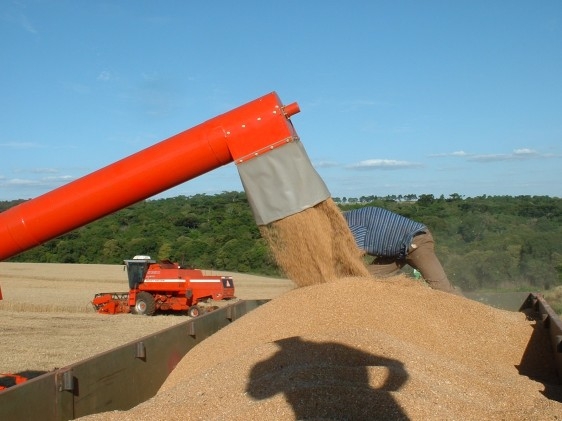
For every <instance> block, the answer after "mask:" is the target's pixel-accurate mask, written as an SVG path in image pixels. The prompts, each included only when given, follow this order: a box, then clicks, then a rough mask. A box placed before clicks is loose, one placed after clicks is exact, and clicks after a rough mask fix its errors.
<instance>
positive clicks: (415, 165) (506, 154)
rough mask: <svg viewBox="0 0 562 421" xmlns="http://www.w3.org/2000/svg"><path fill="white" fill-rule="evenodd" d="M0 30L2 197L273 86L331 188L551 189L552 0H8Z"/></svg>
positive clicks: (557, 98)
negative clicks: (292, 108) (294, 107)
mask: <svg viewBox="0 0 562 421" xmlns="http://www.w3.org/2000/svg"><path fill="white" fill-rule="evenodd" d="M0 40H1V41H0V43H1V48H0V92H1V95H0V111H1V112H0V163H1V165H0V200H11V199H19V198H24V199H27V198H32V197H36V196H38V195H40V194H43V193H45V192H48V191H50V190H52V189H54V188H56V187H58V186H61V185H62V184H64V183H67V182H70V181H72V180H74V179H76V178H78V177H81V176H83V175H86V174H88V173H90V172H92V171H95V170H97V169H99V168H101V167H104V166H106V165H109V164H111V163H112V162H115V161H117V160H119V159H121V158H123V157H126V156H128V155H130V154H133V153H135V152H137V151H139V150H141V149H144V148H146V147H148V146H150V145H152V144H154V143H156V142H159V141H161V140H163V139H166V138H168V137H170V136H172V135H174V134H176V133H179V132H181V131H184V130H186V129H188V128H190V127H193V126H195V125H197V124H199V123H202V122H203V121H206V120H208V119H210V118H212V117H214V116H216V115H218V114H222V113H224V112H226V111H228V110H230V109H232V108H234V107H237V106H239V105H242V104H244V103H246V102H248V101H251V100H253V99H255V98H258V97H260V96H262V95H265V94H267V93H269V92H271V91H276V92H277V93H278V95H279V96H280V98H281V100H282V101H283V102H284V103H286V104H288V103H291V102H298V104H299V105H300V108H301V112H300V113H299V114H297V115H295V116H294V117H293V118H292V120H293V123H294V125H295V128H296V130H297V132H298V134H299V135H300V137H301V140H302V142H303V144H304V146H305V148H306V150H307V153H308V155H309V157H310V159H311V161H312V163H313V165H314V166H315V168H316V169H317V170H318V172H319V174H320V176H321V177H322V178H323V179H324V181H325V182H326V184H327V186H328V188H329V190H330V192H331V194H332V196H334V197H360V196H363V195H378V196H385V195H389V194H396V195H398V194H403V195H405V194H418V195H419V194H433V195H435V196H440V195H442V194H443V195H445V197H448V196H449V195H450V194H453V193H457V194H460V195H462V196H465V197H474V196H479V195H483V194H486V195H548V196H556V197H562V187H561V186H562V183H561V182H560V178H561V176H562V170H561V168H562V2H560V1H559V0H540V1H531V0H529V1H520V0H510V1H497V0H487V1H480V0H467V1H461V0H459V1H437V0H428V1H421V0H418V1H406V0H396V1H391V0H389V1H376V0H372V1H366V0H365V1H355V0H349V1H347V2H342V1H329V0H328V1H311V0H309V1H306V0H299V1H296V0H286V1H283V2H267V1H264V0H261V1H260V0H255V1H249V0H239V1H236V2H234V1H214V2H213V1H209V2H202V1H189V0H185V1H179V0H178V1H168V0H160V1H143V0H134V1H133V0H130V1H78V0H72V1H70V0H57V1H54V0H52V1H49V0H14V1H11V0H4V1H2V2H1V3H0ZM186 165H189V163H186ZM231 190H237V191H242V190H243V189H242V185H241V183H240V180H239V177H238V175H237V172H236V168H235V165H234V164H229V165H227V166H225V167H222V168H220V169H217V170H214V171H211V172H209V173H207V174H204V175H202V176H200V177H198V178H196V179H194V180H191V181H188V182H186V183H184V184H182V185H180V186H178V187H175V188H173V189H171V190H169V191H167V192H164V193H162V194H161V195H159V196H158V197H166V196H175V195H180V194H183V195H187V196H191V195H194V194H216V193H220V192H222V191H231Z"/></svg>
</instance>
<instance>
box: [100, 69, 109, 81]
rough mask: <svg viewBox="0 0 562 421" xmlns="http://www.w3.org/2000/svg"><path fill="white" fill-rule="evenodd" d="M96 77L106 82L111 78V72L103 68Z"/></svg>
mask: <svg viewBox="0 0 562 421" xmlns="http://www.w3.org/2000/svg"><path fill="white" fill-rule="evenodd" d="M97 79H98V80H101V81H102V82H107V81H108V80H110V79H111V73H110V72H109V71H107V70H103V71H102V72H100V74H99V75H98V77H97Z"/></svg>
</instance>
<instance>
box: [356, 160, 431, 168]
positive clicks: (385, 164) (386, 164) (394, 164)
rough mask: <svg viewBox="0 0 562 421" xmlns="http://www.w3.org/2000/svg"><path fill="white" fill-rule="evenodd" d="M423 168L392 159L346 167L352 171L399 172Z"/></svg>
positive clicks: (415, 164)
mask: <svg viewBox="0 0 562 421" xmlns="http://www.w3.org/2000/svg"><path fill="white" fill-rule="evenodd" d="M421 166H423V165H422V164H420V163H418V162H410V161H397V160H394V159H367V160H365V161H360V162H358V163H356V164H351V165H348V166H347V168H350V169H353V170H401V169H408V168H418V167H421Z"/></svg>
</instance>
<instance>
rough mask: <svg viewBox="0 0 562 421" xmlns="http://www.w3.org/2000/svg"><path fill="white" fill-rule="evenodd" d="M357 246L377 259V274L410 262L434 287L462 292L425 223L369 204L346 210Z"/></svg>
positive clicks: (374, 269) (371, 266) (392, 271)
mask: <svg viewBox="0 0 562 421" xmlns="http://www.w3.org/2000/svg"><path fill="white" fill-rule="evenodd" d="M343 216H344V218H345V220H346V222H347V225H348V226H349V229H350V231H351V233H352V234H353V237H354V238H355V242H356V243H357V246H358V247H359V248H360V249H361V250H363V251H364V252H365V253H366V254H368V255H369V256H373V257H374V259H373V262H372V263H371V264H369V265H368V266H367V267H368V269H369V272H370V273H371V274H372V275H373V276H379V277H380V276H388V275H393V274H395V273H397V272H398V271H399V270H400V269H401V268H402V267H404V266H405V265H406V264H407V265H409V266H411V267H412V268H414V269H417V270H418V271H419V272H420V273H421V276H422V277H423V279H424V280H425V281H426V282H427V283H428V284H429V286H430V287H431V288H434V289H438V290H441V291H446V292H449V293H453V294H457V295H462V294H461V293H460V291H458V290H457V289H455V288H454V287H453V286H452V285H451V283H450V282H449V279H448V278H447V275H446V274H445V271H444V270H443V266H441V262H439V259H438V258H437V256H436V255H435V248H434V242H433V236H432V235H431V232H430V231H429V229H428V228H427V226H425V225H424V224H422V223H420V222H416V221H413V220H411V219H409V218H406V217H404V216H402V215H399V214H397V213H395V212H391V211H389V210H387V209H383V208H378V207H373V206H367V207H363V208H360V209H355V210H351V211H347V212H344V214H343Z"/></svg>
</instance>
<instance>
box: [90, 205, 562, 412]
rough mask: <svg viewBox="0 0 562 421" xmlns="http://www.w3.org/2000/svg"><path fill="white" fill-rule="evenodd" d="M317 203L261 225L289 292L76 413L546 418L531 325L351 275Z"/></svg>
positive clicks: (544, 365)
mask: <svg viewBox="0 0 562 421" xmlns="http://www.w3.org/2000/svg"><path fill="white" fill-rule="evenodd" d="M330 202H331V201H328V202H326V203H323V204H320V205H319V206H316V207H315V208H313V209H309V210H307V211H305V212H302V213H301V214H298V215H294V216H291V217H289V218H286V219H285V220H283V221H278V223H275V224H274V225H275V226H270V227H268V229H267V230H266V231H267V232H265V236H266V238H268V240H269V241H271V242H274V244H272V245H273V246H274V248H277V250H276V256H277V259H278V260H279V262H280V264H282V266H283V268H284V269H285V270H286V273H287V274H288V275H289V276H290V277H291V278H292V279H293V280H294V281H295V282H296V283H297V284H298V285H299V286H301V288H297V289H295V290H292V291H289V292H287V293H285V294H284V295H282V296H280V297H278V298H276V299H274V300H272V301H270V302H269V303H267V304H265V305H263V306H262V307H260V308H258V309H256V310H254V311H252V312H251V313H249V314H247V315H245V316H244V317H242V318H241V319H239V320H237V321H236V322H235V323H232V324H231V325H229V326H228V327H226V328H224V329H223V330H221V331H219V332H217V333H216V334H214V335H213V336H211V337H210V338H208V339H206V340H205V341H203V342H202V343H200V344H199V345H197V346H196V347H195V348H194V349H193V350H191V351H190V352H189V353H188V354H187V355H186V356H185V357H184V358H183V360H182V361H181V362H180V363H179V364H178V366H177V367H176V368H175V370H174V371H173V372H172V373H171V375H170V377H169V378H168V379H167V381H166V383H165V384H164V385H163V386H162V388H161V390H160V391H159V393H158V394H157V395H156V396H155V397H154V398H152V399H150V400H149V401H147V402H145V403H143V404H141V405H139V406H137V407H135V408H133V409H131V410H129V411H126V412H114V413H112V414H100V415H95V416H91V417H87V419H90V420H102V419H103V420H105V419H112V420H155V419H157V420H158V419H167V420H185V419H201V420H226V419H228V420H254V419H260V420H268V419H271V420H294V419H316V420H319V419H336V420H345V419H350V420H376V419H381V420H406V419H409V420H445V419H446V420H452V419H458V420H464V419H487V420H507V419H509V420H527V419H541V420H548V419H550V420H556V419H560V417H561V414H562V403H560V402H561V401H562V386H559V385H555V382H556V378H555V375H554V373H555V369H554V367H553V365H552V363H551V361H552V355H548V351H549V347H548V339H547V338H546V337H545V336H544V330H541V329H537V330H534V327H533V323H532V322H530V321H528V320H526V319H525V315H524V314H522V313H514V312H507V311H502V310H497V309H494V308H491V307H488V306H485V305H483V304H480V303H477V302H475V301H470V300H468V299H466V298H463V297H458V296H455V295H452V294H447V293H444V292H441V291H435V290H432V289H430V288H429V287H427V286H426V285H424V284H421V283H418V282H414V281H412V280H411V279H408V278H405V277H395V278H390V279H386V280H375V279H373V278H371V277H368V276H365V275H363V274H362V273H361V272H362V269H361V267H360V265H358V264H357V262H358V261H359V262H360V259H359V258H358V257H359V256H358V253H356V251H352V252H350V251H349V250H353V247H350V248H347V249H346V248H345V247H346V244H347V245H349V241H348V240H349V237H347V238H346V235H347V234H346V233H345V229H343V228H342V227H341V225H340V222H341V221H340V219H339V218H338V217H337V215H336V214H334V213H333V208H334V207H333V205H332V204H331V203H330ZM338 221H340V222H338ZM344 223H345V222H344ZM336 262H337V263H336ZM346 274H353V275H357V274H359V275H360V276H356V277H346ZM304 285H307V286H304ZM549 398H550V399H549Z"/></svg>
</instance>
